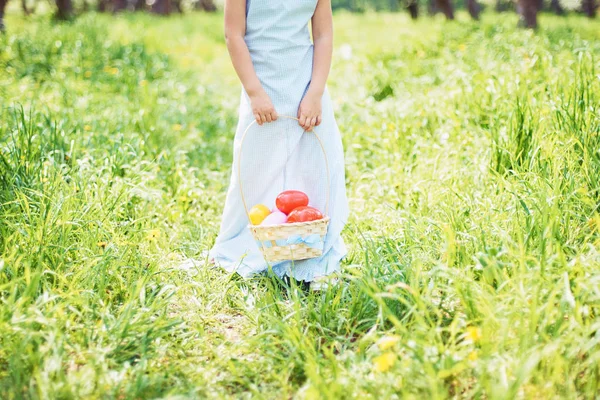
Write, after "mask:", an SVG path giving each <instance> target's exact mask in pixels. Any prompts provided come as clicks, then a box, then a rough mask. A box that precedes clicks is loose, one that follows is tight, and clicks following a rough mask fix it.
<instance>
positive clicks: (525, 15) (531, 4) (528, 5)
mask: <svg viewBox="0 0 600 400" xmlns="http://www.w3.org/2000/svg"><path fill="white" fill-rule="evenodd" d="M517 11H518V12H519V15H520V16H521V21H520V22H519V24H520V25H521V26H524V27H525V28H531V29H536V28H537V12H538V4H537V0H519V3H518V4H517Z"/></svg>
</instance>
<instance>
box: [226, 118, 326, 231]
mask: <svg viewBox="0 0 600 400" xmlns="http://www.w3.org/2000/svg"><path fill="white" fill-rule="evenodd" d="M278 118H285V119H293V120H296V121H299V119H298V118H296V117H290V116H289V115H279V116H278ZM254 124H256V120H253V121H252V122H250V124H249V125H248V126H247V127H246V130H244V133H243V135H242V141H241V143H240V151H239V153H238V163H237V164H238V167H237V170H238V182H239V184H240V194H241V196H242V203H243V204H244V211H246V216H248V221H250V211H249V210H248V205H247V204H246V198H245V197H244V190H243V188H242V149H243V146H244V140H245V139H246V135H247V134H248V131H249V130H250V128H251V127H252V125H254ZM304 133H313V134H314V135H315V138H317V141H318V142H319V146H320V147H321V151H322V152H323V158H324V159H325V170H326V172H327V198H326V200H325V216H327V215H329V195H330V186H331V181H330V179H331V178H330V177H329V162H328V160H327V153H326V152H325V146H324V145H323V141H322V140H321V138H320V137H319V135H317V133H316V132H315V131H314V128H313V130H312V132H310V131H304Z"/></svg>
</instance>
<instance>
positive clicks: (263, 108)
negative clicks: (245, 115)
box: [250, 90, 277, 125]
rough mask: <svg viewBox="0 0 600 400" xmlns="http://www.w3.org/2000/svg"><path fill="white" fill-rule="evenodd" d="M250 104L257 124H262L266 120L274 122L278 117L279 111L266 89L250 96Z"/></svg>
mask: <svg viewBox="0 0 600 400" xmlns="http://www.w3.org/2000/svg"><path fill="white" fill-rule="evenodd" d="M250 105H251V106H252V113H253V114H254V118H256V123H257V124H259V125H262V124H264V123H265V122H273V121H275V120H276V119H277V112H276V111H275V107H273V103H272V102H271V98H270V97H269V95H268V94H267V92H265V91H264V90H262V91H260V92H259V93H257V94H255V95H252V96H250Z"/></svg>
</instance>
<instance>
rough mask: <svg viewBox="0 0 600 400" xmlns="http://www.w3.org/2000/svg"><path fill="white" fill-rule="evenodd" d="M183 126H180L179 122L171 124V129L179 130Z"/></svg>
mask: <svg viewBox="0 0 600 400" xmlns="http://www.w3.org/2000/svg"><path fill="white" fill-rule="evenodd" d="M182 128H183V126H181V124H175V125H173V130H174V131H177V132H179V131H180V130H181V129H182Z"/></svg>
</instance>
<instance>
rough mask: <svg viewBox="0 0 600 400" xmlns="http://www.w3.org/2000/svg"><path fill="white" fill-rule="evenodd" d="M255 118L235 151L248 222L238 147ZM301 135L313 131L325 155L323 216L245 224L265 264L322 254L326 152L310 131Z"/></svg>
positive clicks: (327, 209)
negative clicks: (273, 223)
mask: <svg viewBox="0 0 600 400" xmlns="http://www.w3.org/2000/svg"><path fill="white" fill-rule="evenodd" d="M279 118H285V119H293V120H296V121H297V120H298V119H297V118H294V117H289V116H285V115H280V116H279ZM255 123H256V121H252V122H251V123H250V125H248V127H247V128H246V130H245V131H244V134H243V135H242V140H241V144H240V150H239V154H238V163H237V164H238V182H239V184H240V194H241V197H242V203H243V204H244V210H245V211H246V215H247V216H248V221H250V212H249V210H248V205H247V204H246V199H245V197H244V191H243V189H242V179H241V175H242V174H241V165H242V148H243V145H244V139H245V138H246V135H247V134H248V131H249V130H250V128H251V127H252V125H254V124H255ZM304 133H305V134H311V133H312V134H314V135H315V137H316V138H317V141H318V142H319V146H320V147H321V150H322V151H323V156H324V158H325V170H326V172H327V200H326V205H325V214H324V215H325V216H324V217H323V218H322V219H319V220H316V221H308V222H295V223H286V224H280V225H252V224H250V225H248V228H249V229H250V232H251V233H252V236H254V239H255V240H256V244H257V245H258V247H259V249H260V250H261V252H262V254H263V256H264V258H265V261H267V262H268V263H274V262H278V261H299V260H306V259H309V258H315V257H320V256H321V255H322V254H323V245H324V240H325V235H326V234H327V228H328V227H329V217H328V216H327V215H328V211H329V187H330V177H329V164H328V161H327V153H326V152H325V147H324V146H323V142H322V141H321V139H320V138H319V135H317V134H316V133H315V132H314V129H313V131H312V132H308V131H306V132H304Z"/></svg>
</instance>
